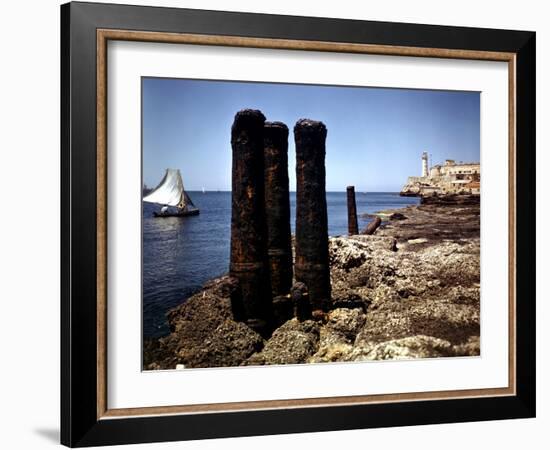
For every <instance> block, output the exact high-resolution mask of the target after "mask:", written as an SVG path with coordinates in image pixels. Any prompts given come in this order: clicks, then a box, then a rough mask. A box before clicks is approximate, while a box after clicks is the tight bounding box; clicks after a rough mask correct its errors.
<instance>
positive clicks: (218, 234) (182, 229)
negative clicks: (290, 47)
mask: <svg viewBox="0 0 550 450" xmlns="http://www.w3.org/2000/svg"><path fill="white" fill-rule="evenodd" d="M188 193H189V195H190V197H191V198H192V200H193V203H195V205H196V206H197V207H198V208H200V214H199V215H198V216H190V217H165V218H155V217H153V211H155V210H157V209H158V206H156V205H152V204H149V203H143V336H144V338H151V337H159V336H162V335H165V334H168V332H169V330H168V326H167V324H166V319H165V314H166V312H167V311H168V310H169V309H171V308H173V307H174V306H176V305H179V304H180V303H182V302H184V301H185V299H187V298H188V297H189V296H191V295H192V294H193V293H194V292H196V291H197V290H198V289H200V288H201V287H202V285H203V284H204V283H205V282H206V281H208V280H210V279H212V278H215V277H218V276H220V275H223V274H225V273H227V271H228V266H229V237H230V227H231V193H230V192H206V193H204V194H203V193H202V192H192V191H191V192H188ZM290 198H291V228H292V232H293V233H294V224H295V205H296V202H295V194H294V193H291V197H290ZM356 203H357V214H358V215H359V216H360V215H361V214H363V213H374V212H377V211H381V210H384V209H394V208H401V207H404V206H407V205H414V204H417V203H418V199H417V198H414V197H400V196H399V194H398V193H392V192H372V193H361V192H357V193H356ZM327 212H328V231H329V235H330V236H338V235H343V234H347V229H348V224H347V200H346V193H345V192H328V193H327ZM369 220H370V219H366V218H361V217H359V229H360V230H361V229H362V228H364V227H365V226H366V225H367V223H368V222H369Z"/></svg>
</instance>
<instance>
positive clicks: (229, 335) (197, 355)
mask: <svg viewBox="0 0 550 450" xmlns="http://www.w3.org/2000/svg"><path fill="white" fill-rule="evenodd" d="M263 345H264V341H263V339H262V338H261V336H260V335H259V334H258V333H256V332H255V331H253V330H252V329H251V328H249V327H247V326H246V325H245V324H244V323H242V322H234V321H232V320H225V321H224V322H223V323H222V324H221V325H220V326H219V327H217V328H216V330H215V331H214V332H213V333H211V334H209V336H208V337H207V338H206V339H205V340H204V342H203V344H202V345H201V346H189V347H187V346H185V345H184V346H182V347H181V348H180V350H179V352H178V356H179V358H180V360H181V361H183V362H184V364H185V366H186V367H227V366H238V365H239V364H241V362H242V361H244V360H245V359H247V358H248V357H249V356H250V355H252V354H253V353H255V352H258V351H260V350H261V349H262V347H263Z"/></svg>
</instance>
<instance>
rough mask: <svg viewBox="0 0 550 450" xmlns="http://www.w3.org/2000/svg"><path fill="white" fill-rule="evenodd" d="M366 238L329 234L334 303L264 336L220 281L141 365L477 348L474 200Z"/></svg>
mask: <svg viewBox="0 0 550 450" xmlns="http://www.w3.org/2000/svg"><path fill="white" fill-rule="evenodd" d="M377 215H378V216H379V217H380V218H381V219H382V221H383V222H382V225H381V226H380V228H378V229H377V230H376V232H375V233H374V234H373V235H370V236H367V235H356V236H349V237H348V236H341V237H332V238H330V239H329V250H330V278H331V284H332V300H331V301H332V307H331V309H330V311H329V312H328V313H327V314H326V315H325V316H324V317H323V318H322V320H317V321H313V320H306V321H303V322H299V321H298V320H297V319H296V318H293V319H291V320H289V321H287V322H286V323H284V324H283V325H282V326H280V327H279V328H278V329H276V330H275V331H274V332H273V334H272V335H271V337H270V338H269V339H267V340H266V339H264V338H262V337H261V336H260V335H259V334H258V333H256V332H255V331H253V330H252V329H250V328H249V327H247V326H246V325H245V324H243V323H241V322H236V321H234V320H233V318H232V313H231V305H230V300H229V293H230V290H231V283H230V282H229V279H228V278H227V277H221V278H219V279H216V280H212V281H211V282H209V283H207V284H206V285H205V286H204V288H203V289H202V290H201V291H200V292H198V293H197V294H195V295H193V296H192V297H190V298H189V299H188V300H187V301H185V303H183V304H182V305H180V306H178V307H176V308H174V309H172V310H171V311H170V312H169V313H168V315H167V319H168V323H169V325H170V330H171V333H170V334H169V335H168V336H165V337H162V338H160V339H156V340H148V341H145V343H144V358H143V366H144V367H143V368H144V369H145V370H158V369H176V368H194V367H224V366H239V365H264V364H300V363H317V362H331V361H341V362H345V361H364V360H386V359H403V358H427V357H441V356H445V357H449V356H477V355H479V354H480V341H479V336H480V328H479V324H480V321H479V312H480V303H479V302H480V285H479V281H480V279H479V273H480V272H479V262H480V241H479V224H480V222H479V197H477V200H476V199H475V198H472V197H468V198H466V197H460V198H455V199H454V200H447V201H433V202H426V203H425V204H421V205H418V206H409V207H407V208H403V209H400V210H393V211H381V212H380V213H378V214H377Z"/></svg>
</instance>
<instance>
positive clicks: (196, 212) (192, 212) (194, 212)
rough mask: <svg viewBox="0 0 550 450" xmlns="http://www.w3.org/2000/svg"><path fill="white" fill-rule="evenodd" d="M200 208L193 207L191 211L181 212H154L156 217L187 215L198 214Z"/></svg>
mask: <svg viewBox="0 0 550 450" xmlns="http://www.w3.org/2000/svg"><path fill="white" fill-rule="evenodd" d="M199 212H200V211H199V210H198V209H192V210H190V211H179V212H166V213H161V212H156V211H155V212H153V216H154V217H187V216H197V215H198V214H199Z"/></svg>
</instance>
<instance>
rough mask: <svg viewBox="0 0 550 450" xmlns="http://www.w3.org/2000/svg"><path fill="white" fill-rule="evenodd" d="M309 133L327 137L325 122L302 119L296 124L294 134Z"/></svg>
mask: <svg viewBox="0 0 550 450" xmlns="http://www.w3.org/2000/svg"><path fill="white" fill-rule="evenodd" d="M308 131H311V132H314V133H320V134H323V135H325V136H326V134H327V127H326V126H325V124H324V123H323V122H320V121H317V120H311V119H300V120H298V122H296V125H294V133H298V132H302V133H303V132H308Z"/></svg>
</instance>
